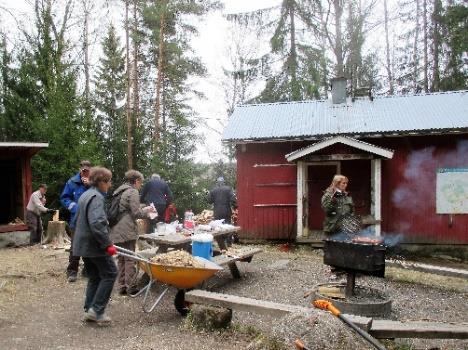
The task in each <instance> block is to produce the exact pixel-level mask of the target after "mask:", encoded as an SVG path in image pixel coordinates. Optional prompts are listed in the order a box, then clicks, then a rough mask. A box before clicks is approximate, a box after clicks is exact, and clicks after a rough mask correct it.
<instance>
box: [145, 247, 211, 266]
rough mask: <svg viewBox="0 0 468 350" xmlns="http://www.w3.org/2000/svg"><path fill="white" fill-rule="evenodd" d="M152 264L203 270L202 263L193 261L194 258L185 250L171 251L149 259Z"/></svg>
mask: <svg viewBox="0 0 468 350" xmlns="http://www.w3.org/2000/svg"><path fill="white" fill-rule="evenodd" d="M150 261H151V262H152V263H155V264H160V265H169V266H179V267H195V268H203V267H204V265H203V263H201V262H199V261H198V260H196V259H194V257H193V256H192V255H191V254H189V253H187V252H186V251H185V250H173V251H172V252H169V253H165V254H159V255H156V256H154V257H152V258H151V259H150Z"/></svg>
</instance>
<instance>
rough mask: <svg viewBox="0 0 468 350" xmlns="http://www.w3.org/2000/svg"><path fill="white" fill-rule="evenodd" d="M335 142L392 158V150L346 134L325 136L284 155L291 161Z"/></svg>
mask: <svg viewBox="0 0 468 350" xmlns="http://www.w3.org/2000/svg"><path fill="white" fill-rule="evenodd" d="M337 143H341V144H344V145H347V146H350V147H352V148H356V149H359V150H361V151H365V152H368V153H372V154H374V155H376V156H379V157H382V158H387V159H392V158H393V153H394V152H393V151H392V150H390V149H387V148H383V147H379V146H376V145H373V144H370V143H367V142H363V141H359V140H356V139H353V138H350V137H346V136H334V137H329V138H326V139H324V140H322V141H319V142H317V143H314V144H312V145H310V146H307V147H304V148H301V149H298V150H297V151H294V152H291V153H289V154H286V156H285V157H286V159H287V161H288V162H292V161H295V160H297V159H299V158H302V157H304V156H307V155H309V154H312V153H315V152H317V151H319V150H322V149H324V148H326V147H329V146H332V145H334V144H337Z"/></svg>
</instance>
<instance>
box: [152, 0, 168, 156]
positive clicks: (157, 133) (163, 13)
mask: <svg viewBox="0 0 468 350" xmlns="http://www.w3.org/2000/svg"><path fill="white" fill-rule="evenodd" d="M161 5H162V6H161V15H160V16H161V17H160V27H159V55H158V76H157V78H156V98H155V102H154V114H155V118H154V119H155V120H154V150H155V151H157V149H158V142H159V140H160V138H161V130H160V129H161V90H162V89H161V87H162V83H163V79H164V50H165V47H164V41H165V28H166V0H162V1H161Z"/></svg>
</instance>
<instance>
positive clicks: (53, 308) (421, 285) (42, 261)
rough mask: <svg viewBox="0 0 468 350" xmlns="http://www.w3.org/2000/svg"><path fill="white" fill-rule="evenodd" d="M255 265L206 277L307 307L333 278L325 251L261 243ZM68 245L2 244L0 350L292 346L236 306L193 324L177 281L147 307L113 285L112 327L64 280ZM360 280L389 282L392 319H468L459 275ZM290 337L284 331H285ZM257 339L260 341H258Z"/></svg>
mask: <svg viewBox="0 0 468 350" xmlns="http://www.w3.org/2000/svg"><path fill="white" fill-rule="evenodd" d="M262 248H263V249H264V252H263V253H261V254H258V255H256V256H255V257H254V259H253V261H252V263H250V264H245V263H244V264H242V265H241V268H240V270H241V273H242V276H243V278H242V279H240V280H233V279H232V278H231V276H230V274H229V273H228V272H224V271H223V272H221V273H220V274H219V276H217V277H215V278H212V279H210V280H209V282H208V283H207V288H208V289H210V290H213V291H217V292H222V293H229V294H234V295H239V296H247V297H252V298H258V299H262V300H271V301H276V302H282V303H290V304H296V305H302V306H305V305H307V304H308V303H309V302H310V300H308V299H307V298H306V299H305V298H303V295H304V293H305V292H307V291H308V290H310V289H311V288H312V287H313V286H314V285H315V284H317V283H321V282H326V281H328V280H329V279H330V273H329V271H328V267H327V266H324V265H323V264H322V256H321V252H320V251H311V250H309V249H296V250H295V251H294V252H290V253H284V252H280V251H279V250H278V248H277V246H263V247H262ZM67 254H68V253H66V252H64V251H63V250H53V249H50V248H49V249H43V248H41V247H40V246H36V247H28V248H11V249H2V250H0V334H1V336H0V349H5V350H10V349H11V350H14V349H76V350H79V349H83V350H84V349H145V350H150V349H155V350H156V349H158V350H163V349H168V350H169V349H170V350H172V349H174V350H175V349H221V350H222V349H248V348H249V349H254V348H255V349H292V348H293V346H291V344H290V343H289V344H281V339H280V342H278V343H277V342H275V343H274V345H267V344H263V345H259V342H258V336H259V334H260V332H261V333H262V334H264V335H266V336H268V334H270V333H273V328H274V327H275V326H277V325H278V324H281V323H280V322H281V321H280V320H277V319H273V318H269V317H266V316H257V315H254V314H249V313H244V312H234V319H233V321H234V327H233V328H232V329H230V330H228V331H224V332H202V331H194V330H191V329H190V328H187V327H186V326H185V322H184V318H182V317H181V316H179V314H178V313H177V311H176V310H175V308H174V306H173V297H174V295H175V289H174V290H171V293H170V295H168V296H166V297H165V298H164V300H163V302H162V304H161V305H159V306H158V307H157V309H156V310H155V311H153V312H152V313H150V314H145V313H143V312H142V310H141V298H136V299H132V298H129V297H125V296H120V295H118V294H117V293H114V294H113V296H112V300H111V303H110V305H109V308H108V311H109V315H110V316H111V318H112V319H113V325H112V327H110V328H97V327H95V326H93V325H90V324H85V323H83V322H82V321H81V319H82V316H83V311H82V303H83V299H84V289H85V284H86V280H85V279H84V278H80V279H79V280H78V282H76V283H67V282H66V279H65V273H64V269H65V266H66V263H67V259H68V255H67ZM358 283H359V284H361V285H368V286H373V287H376V288H380V289H382V290H385V291H386V292H387V293H389V294H390V295H392V297H393V298H394V302H393V312H392V318H393V319H398V320H433V321H444V322H449V321H450V322H468V283H467V282H466V280H461V279H458V278H447V277H441V276H433V275H429V274H423V273H416V272H409V271H403V270H398V269H388V271H387V278H385V279H379V278H374V277H360V278H359V279H358ZM283 340H284V339H283ZM253 344H257V345H256V346H257V347H254V346H253ZM386 344H387V345H388V346H389V349H390V348H392V349H405V350H409V349H429V348H431V347H432V348H434V347H438V348H439V349H468V342H467V341H461V340H445V341H441V340H396V341H395V342H390V343H386Z"/></svg>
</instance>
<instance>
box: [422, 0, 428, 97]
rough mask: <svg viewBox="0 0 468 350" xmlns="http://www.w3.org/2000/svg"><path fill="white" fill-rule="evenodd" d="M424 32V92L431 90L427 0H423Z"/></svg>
mask: <svg viewBox="0 0 468 350" xmlns="http://www.w3.org/2000/svg"><path fill="white" fill-rule="evenodd" d="M423 32H424V92H429V82H428V77H427V75H428V74H427V72H428V69H429V67H428V64H429V62H428V58H427V56H428V55H427V0H423Z"/></svg>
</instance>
